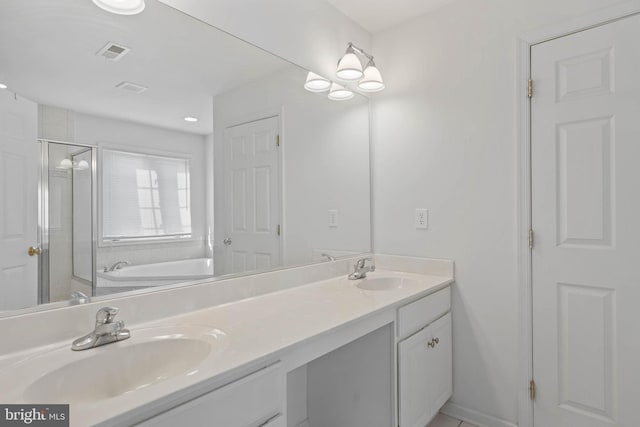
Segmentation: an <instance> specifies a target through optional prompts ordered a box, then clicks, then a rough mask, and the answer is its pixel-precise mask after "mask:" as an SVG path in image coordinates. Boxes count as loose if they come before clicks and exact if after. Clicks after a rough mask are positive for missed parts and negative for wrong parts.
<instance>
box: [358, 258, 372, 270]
mask: <svg viewBox="0 0 640 427" xmlns="http://www.w3.org/2000/svg"><path fill="white" fill-rule="evenodd" d="M367 261H371V262H373V258H371V257H367V258H360V259H359V260H358V261H356V265H355V267H356V268H364V266H365V265H366V263H367Z"/></svg>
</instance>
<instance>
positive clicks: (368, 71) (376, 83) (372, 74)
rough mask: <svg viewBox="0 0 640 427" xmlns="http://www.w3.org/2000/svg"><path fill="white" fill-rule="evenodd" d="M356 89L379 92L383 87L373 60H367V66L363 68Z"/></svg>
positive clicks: (380, 76)
mask: <svg viewBox="0 0 640 427" xmlns="http://www.w3.org/2000/svg"><path fill="white" fill-rule="evenodd" d="M358 89H360V90H361V91H363V92H379V91H381V90H382V89H384V82H383V81H382V75H381V74H380V70H378V68H377V67H376V64H374V63H373V61H369V64H367V68H365V69H364V76H363V77H362V80H360V82H359V83H358Z"/></svg>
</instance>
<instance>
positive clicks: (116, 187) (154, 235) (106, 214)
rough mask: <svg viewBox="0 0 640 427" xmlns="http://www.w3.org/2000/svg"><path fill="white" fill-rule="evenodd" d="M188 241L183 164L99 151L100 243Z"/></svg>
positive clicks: (187, 192) (188, 210)
mask: <svg viewBox="0 0 640 427" xmlns="http://www.w3.org/2000/svg"><path fill="white" fill-rule="evenodd" d="M190 236H191V183H190V176H189V160H188V159H180V158H172V157H164V156H156V155H148V154H139V153H129V152H124V151H115V150H103V152H102V240H103V241H104V242H109V241H112V242H113V241H123V240H142V239H144V240H152V239H159V238H180V237H190Z"/></svg>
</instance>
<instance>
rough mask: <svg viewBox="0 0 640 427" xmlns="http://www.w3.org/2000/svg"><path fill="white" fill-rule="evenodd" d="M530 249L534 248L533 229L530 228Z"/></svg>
mask: <svg viewBox="0 0 640 427" xmlns="http://www.w3.org/2000/svg"><path fill="white" fill-rule="evenodd" d="M529 249H533V230H532V229H529Z"/></svg>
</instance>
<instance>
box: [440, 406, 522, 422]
mask: <svg viewBox="0 0 640 427" xmlns="http://www.w3.org/2000/svg"><path fill="white" fill-rule="evenodd" d="M440 412H442V413H443V414H445V415H449V416H450V417H454V418H457V419H459V420H462V421H466V422H468V423H470V424H474V425H476V426H478V427H518V425H517V424H514V423H511V422H509V421H506V420H501V419H500V418H496V417H492V416H491V415H487V414H483V413H482V412H479V411H476V410H474V409H469V408H465V407H464V406H460V405H458V404H455V403H451V402H447V403H445V405H444V406H443V407H442V409H440Z"/></svg>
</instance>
